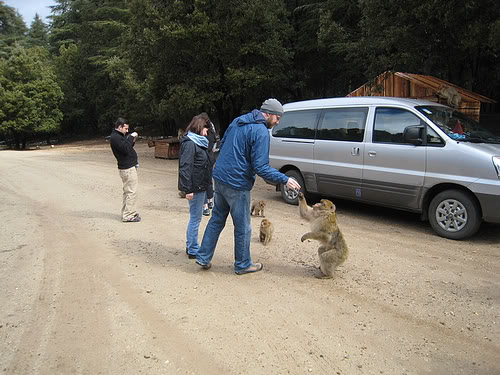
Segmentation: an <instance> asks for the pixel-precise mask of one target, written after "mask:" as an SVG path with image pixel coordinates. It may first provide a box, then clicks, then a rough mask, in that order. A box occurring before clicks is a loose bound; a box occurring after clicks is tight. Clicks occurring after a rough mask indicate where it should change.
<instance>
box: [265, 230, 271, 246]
mask: <svg viewBox="0 0 500 375" xmlns="http://www.w3.org/2000/svg"><path fill="white" fill-rule="evenodd" d="M269 241H271V233H268V234H267V235H266V236H265V238H264V246H267V244H268V243H269Z"/></svg>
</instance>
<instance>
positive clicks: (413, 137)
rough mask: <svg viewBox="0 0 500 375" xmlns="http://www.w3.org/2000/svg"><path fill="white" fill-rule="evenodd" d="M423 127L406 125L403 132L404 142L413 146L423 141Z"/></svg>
mask: <svg viewBox="0 0 500 375" xmlns="http://www.w3.org/2000/svg"><path fill="white" fill-rule="evenodd" d="M423 130H424V127H423V126H420V125H412V126H407V127H406V128H405V130H404V132H403V140H404V142H405V143H411V144H412V145H415V146H420V145H422V144H423V143H424V141H423V139H422V133H423Z"/></svg>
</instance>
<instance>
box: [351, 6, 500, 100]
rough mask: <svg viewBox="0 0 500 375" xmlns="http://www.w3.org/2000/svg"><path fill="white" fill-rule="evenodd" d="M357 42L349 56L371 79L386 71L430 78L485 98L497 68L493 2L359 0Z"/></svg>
mask: <svg viewBox="0 0 500 375" xmlns="http://www.w3.org/2000/svg"><path fill="white" fill-rule="evenodd" d="M361 4H362V13H363V16H362V21H361V30H362V37H361V38H360V42H359V43H358V44H356V45H353V46H352V47H353V48H352V49H351V53H352V55H353V56H355V57H356V58H357V61H361V60H364V61H365V62H366V64H365V72H366V73H367V75H368V76H371V77H374V76H375V75H378V74H380V73H381V72H383V71H385V70H398V71H408V72H413V73H423V74H430V75H434V76H437V77H440V78H443V79H445V80H448V81H451V82H453V83H456V84H458V85H461V86H464V87H466V88H469V89H471V90H475V91H478V92H481V93H484V94H486V95H487V94H488V93H489V92H492V87H493V85H492V80H491V76H490V74H489V71H490V70H491V68H493V67H495V66H498V55H497V53H498V50H495V47H494V44H492V43H491V42H492V39H491V35H492V32H493V31H494V27H492V26H493V25H494V24H495V22H497V21H498V19H499V18H500V4H499V3H498V2H496V1H495V0H455V1H453V2H439V1H430V0H427V1H417V0H409V1H407V2H405V3H403V2H400V1H397V0H363V1H362V2H361Z"/></svg>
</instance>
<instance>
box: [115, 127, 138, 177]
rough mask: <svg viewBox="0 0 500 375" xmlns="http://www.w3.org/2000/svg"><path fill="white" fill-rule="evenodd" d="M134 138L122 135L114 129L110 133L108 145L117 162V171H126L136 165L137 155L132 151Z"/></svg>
mask: <svg viewBox="0 0 500 375" xmlns="http://www.w3.org/2000/svg"><path fill="white" fill-rule="evenodd" d="M134 143H135V139H134V137H130V136H128V135H124V134H123V133H121V132H119V131H118V130H116V129H113V131H112V132H111V137H110V138H109V144H110V145H111V150H112V151H113V155H115V158H116V161H117V162H118V169H128V168H132V167H135V166H136V165H137V153H136V152H135V150H134Z"/></svg>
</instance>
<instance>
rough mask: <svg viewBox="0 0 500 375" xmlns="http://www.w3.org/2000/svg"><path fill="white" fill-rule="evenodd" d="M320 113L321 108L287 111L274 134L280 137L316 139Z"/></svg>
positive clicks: (274, 129)
mask: <svg viewBox="0 0 500 375" xmlns="http://www.w3.org/2000/svg"><path fill="white" fill-rule="evenodd" d="M319 114H320V111H319V110H307V111H290V112H285V113H284V114H283V116H282V117H281V120H280V122H279V124H278V125H276V126H275V127H274V128H273V130H272V134H273V136H274V137H278V138H279V137H286V138H305V139H314V133H315V129H316V124H317V122H318V117H319Z"/></svg>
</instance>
